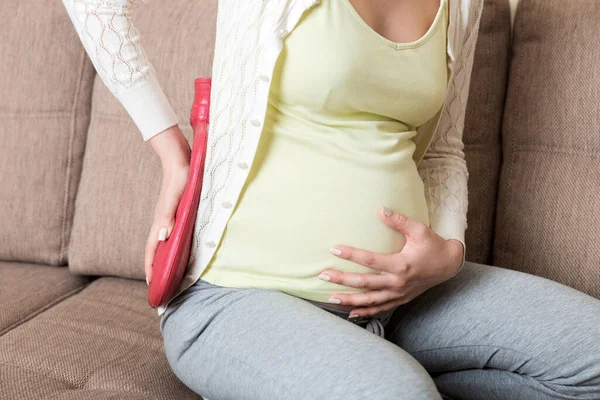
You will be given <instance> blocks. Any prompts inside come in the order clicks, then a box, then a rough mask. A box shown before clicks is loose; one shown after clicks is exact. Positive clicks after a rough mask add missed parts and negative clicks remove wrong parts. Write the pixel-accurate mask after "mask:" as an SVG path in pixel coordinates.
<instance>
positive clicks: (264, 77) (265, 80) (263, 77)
mask: <svg viewBox="0 0 600 400" xmlns="http://www.w3.org/2000/svg"><path fill="white" fill-rule="evenodd" d="M260 80H261V81H263V82H269V76H268V75H267V74H262V75H261V76H260Z"/></svg>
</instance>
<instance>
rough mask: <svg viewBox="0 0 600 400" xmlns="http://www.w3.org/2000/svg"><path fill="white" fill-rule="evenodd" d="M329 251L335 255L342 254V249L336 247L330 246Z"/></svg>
mask: <svg viewBox="0 0 600 400" xmlns="http://www.w3.org/2000/svg"><path fill="white" fill-rule="evenodd" d="M329 252H330V253H331V254H333V255H336V256H339V255H341V254H342V251H341V250H340V249H336V248H335V247H332V248H330V249H329Z"/></svg>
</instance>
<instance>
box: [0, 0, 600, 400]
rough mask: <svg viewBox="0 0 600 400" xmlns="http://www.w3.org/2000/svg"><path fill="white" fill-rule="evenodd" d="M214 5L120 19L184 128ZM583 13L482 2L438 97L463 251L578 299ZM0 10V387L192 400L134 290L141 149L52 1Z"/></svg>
mask: <svg viewBox="0 0 600 400" xmlns="http://www.w3.org/2000/svg"><path fill="white" fill-rule="evenodd" d="M513 3H514V2H513ZM216 7H217V4H216V0H210V1H191V0H170V1H168V2H166V1H162V2H161V1H154V2H149V3H148V4H146V5H144V6H142V7H139V8H138V9H137V10H136V12H135V13H134V15H133V19H134V21H135V24H136V27H137V28H138V29H139V31H140V32H141V34H142V43H143V45H144V47H145V49H146V52H147V55H148V58H149V59H150V60H151V62H152V64H153V66H154V67H155V70H156V72H157V75H158V78H159V81H160V82H161V83H162V85H163V87H164V89H165V92H166V94H167V97H168V98H169V99H170V100H171V103H172V104H173V106H174V108H175V109H176V110H177V112H178V114H179V117H180V126H181V128H182V130H183V132H184V134H185V135H186V137H187V138H188V139H189V140H190V141H191V139H192V131H191V128H190V126H189V123H188V115H189V109H190V106H191V103H192V99H193V80H194V78H196V77H203V76H210V73H211V63H212V56H213V51H212V44H213V39H214V33H215V32H214V28H215V15H216ZM599 19H600V2H597V1H593V0H570V1H568V2H565V1H562V0H521V1H520V2H519V4H518V7H517V8H516V13H514V27H513V29H511V8H510V5H509V1H508V0H486V4H485V8H484V14H483V16H482V24H481V29H480V34H479V41H478V44H477V47H476V49H475V52H476V54H475V64H474V71H473V75H472V82H471V86H470V94H469V97H468V99H454V101H468V103H467V105H468V107H467V114H466V117H465V129H464V143H465V148H464V151H465V157H466V160H467V165H468V168H469V172H470V176H469V211H468V228H467V238H466V243H467V253H466V258H467V260H470V261H474V262H479V263H485V264H490V265H498V266H501V267H504V268H511V269H516V270H521V271H525V272H528V273H532V274H536V275H540V276H544V277H547V278H550V279H553V280H556V281H559V282H562V283H564V284H566V285H569V286H572V287H574V288H576V289H579V290H581V291H583V292H586V293H588V294H590V295H592V296H595V297H600V235H599V234H598V233H597V232H596V230H597V226H599V225H600V212H598V210H600V196H598V193H597V188H598V187H599V186H600V163H599V162H598V161H599V158H600V135H599V134H598V133H599V132H600V118H599V114H600V73H598V68H597V66H598V65H599V64H600V47H598V46H597V38H598V34H599V33H600V32H598V28H597V21H598V20H599ZM0 21H2V22H3V24H2V26H0V140H1V141H0V143H1V146H0V221H1V222H0V226H1V229H0V304H1V310H2V311H1V312H0V399H3V400H4V399H50V398H51V399H123V400H133V399H201V397H200V396H199V395H197V394H195V393H193V392H192V391H190V390H189V389H188V388H187V387H185V386H184V385H183V384H182V383H181V382H179V380H178V379H177V378H176V376H175V375H174V374H173V373H172V371H171V369H170V367H169V365H168V363H167V360H166V357H165V354H164V349H163V345H162V337H161V334H160V331H159V317H158V315H157V313H156V310H155V309H152V308H151V307H150V306H149V305H148V303H147V298H146V294H147V286H146V283H145V280H144V268H143V253H144V252H143V250H144V245H145V241H146V238H147V234H148V230H149V228H150V225H151V223H152V217H153V210H154V205H155V202H156V200H157V196H158V193H159V189H160V187H159V186H160V182H161V167H160V162H159V160H158V158H157V156H156V155H155V154H154V152H153V150H152V148H151V146H150V145H149V144H144V143H143V142H142V138H141V135H140V134H139V132H138V131H137V130H136V128H135V126H134V124H133V122H132V121H131V120H130V119H129V117H128V116H127V114H126V113H125V112H124V110H123V109H122V107H121V106H120V104H119V103H118V102H117V101H116V99H115V98H114V97H113V96H112V95H111V94H110V92H109V91H108V90H107V88H106V86H105V85H104V84H103V83H102V81H101V80H100V78H99V77H98V76H97V75H96V73H95V70H94V68H93V65H92V64H91V62H90V60H89V58H88V57H87V55H86V53H85V52H84V50H83V47H82V46H81V43H80V42H79V39H78V37H77V35H76V33H75V31H74V29H73V26H72V25H71V22H70V21H69V19H68V15H67V13H66V11H65V9H64V6H63V5H62V3H61V1H59V0H52V1H50V0H38V1H19V0H4V1H2V2H0ZM106 32H109V31H108V30H107V31H106ZM107 34H108V33H107ZM206 369H207V372H209V371H210V366H208V365H207V366H206ZM198 373H203V372H202V371H198Z"/></svg>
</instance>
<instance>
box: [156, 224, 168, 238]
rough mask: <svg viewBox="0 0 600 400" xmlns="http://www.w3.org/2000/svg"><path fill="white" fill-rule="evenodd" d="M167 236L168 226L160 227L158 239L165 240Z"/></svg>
mask: <svg viewBox="0 0 600 400" xmlns="http://www.w3.org/2000/svg"><path fill="white" fill-rule="evenodd" d="M166 238H167V228H165V227H164V226H163V227H162V228H160V231H158V240H165V239H166Z"/></svg>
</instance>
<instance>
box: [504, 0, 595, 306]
mask: <svg viewBox="0 0 600 400" xmlns="http://www.w3.org/2000/svg"><path fill="white" fill-rule="evenodd" d="M599 19H600V3H599V2H596V1H589V0H572V1H568V2H565V1H560V0H521V1H520V2H519V7H518V10H517V15H516V19H515V28H514V44H513V60H512V66H511V74H510V80H509V86H508V91H507V100H506V108H505V119H504V127H503V154H504V163H503V166H502V171H501V178H500V191H499V198H498V212H497V220H496V232H495V234H496V238H495V242H494V250H493V261H494V264H495V265H499V266H503V267H506V268H513V269H517V270H520V271H524V272H528V273H532V274H536V275H541V276H544V277H547V278H550V279H553V280H556V281H559V282H562V283H565V284H567V285H569V286H572V287H574V288H576V289H579V290H581V291H583V292H586V293H588V294H591V295H593V296H596V297H600V284H599V283H598V282H600V263H599V262H598V260H600V235H598V232H597V229H598V228H597V227H598V225H600V213H598V210H599V209H600V197H598V195H597V188H598V187H600V163H599V158H600V135H598V132H600V119H598V112H599V104H600V75H599V74H598V73H597V70H598V65H599V64H600V47H598V29H597V21H598V20H599Z"/></svg>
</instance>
